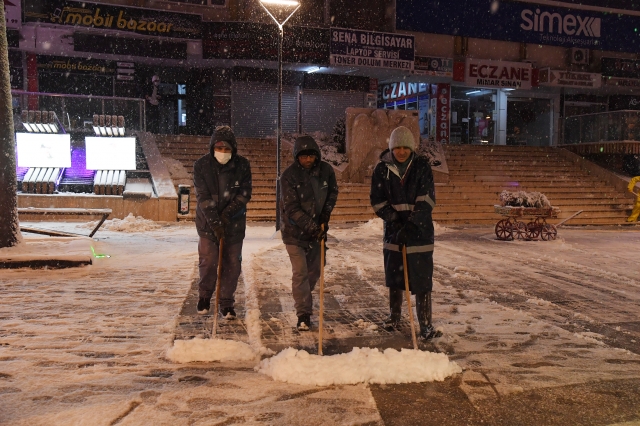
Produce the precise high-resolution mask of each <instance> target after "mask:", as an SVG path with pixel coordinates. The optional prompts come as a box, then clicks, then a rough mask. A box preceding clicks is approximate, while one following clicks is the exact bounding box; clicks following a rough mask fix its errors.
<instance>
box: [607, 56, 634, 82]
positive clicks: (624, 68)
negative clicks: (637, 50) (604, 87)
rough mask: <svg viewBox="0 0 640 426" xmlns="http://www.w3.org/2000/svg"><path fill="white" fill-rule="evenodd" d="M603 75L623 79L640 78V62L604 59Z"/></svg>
mask: <svg viewBox="0 0 640 426" xmlns="http://www.w3.org/2000/svg"><path fill="white" fill-rule="evenodd" d="M601 64H602V75H608V76H611V77H622V78H640V60H637V59H622V58H602V59H601Z"/></svg>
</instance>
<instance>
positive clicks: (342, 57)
mask: <svg viewBox="0 0 640 426" xmlns="http://www.w3.org/2000/svg"><path fill="white" fill-rule="evenodd" d="M414 59H415V51H414V37H413V36H408V35H403V34H394V33H378V32H372V31H361V30H352V29H345V28H331V55H330V63H331V65H342V66H352V67H371V68H390V69H397V70H405V71H411V70H413V66H414Z"/></svg>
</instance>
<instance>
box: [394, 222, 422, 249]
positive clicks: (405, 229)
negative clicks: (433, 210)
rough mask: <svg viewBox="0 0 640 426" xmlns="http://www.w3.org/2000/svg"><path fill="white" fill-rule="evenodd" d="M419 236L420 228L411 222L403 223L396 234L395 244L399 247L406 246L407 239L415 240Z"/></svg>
mask: <svg viewBox="0 0 640 426" xmlns="http://www.w3.org/2000/svg"><path fill="white" fill-rule="evenodd" d="M419 235H420V228H418V226H417V225H416V224H414V223H413V222H407V223H405V224H404V225H403V226H402V228H400V230H399V231H398V233H397V234H396V242H397V243H398V244H400V245H403V246H405V245H407V242H408V241H409V238H416V237H418V236H419Z"/></svg>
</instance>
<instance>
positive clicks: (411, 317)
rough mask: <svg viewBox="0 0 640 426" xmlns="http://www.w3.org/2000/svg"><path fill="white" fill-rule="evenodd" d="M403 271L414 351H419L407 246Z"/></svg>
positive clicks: (404, 252) (403, 252)
mask: <svg viewBox="0 0 640 426" xmlns="http://www.w3.org/2000/svg"><path fill="white" fill-rule="evenodd" d="M402 267H403V268H402V269H403V270H404V294H406V295H407V308H408V310H409V322H410V323H411V338H412V339H413V349H415V350H418V339H416V325H415V323H414V322H413V309H412V308H411V293H410V292H409V271H408V268H407V246H405V245H403V246H402Z"/></svg>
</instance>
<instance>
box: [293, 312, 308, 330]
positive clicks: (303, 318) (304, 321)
mask: <svg viewBox="0 0 640 426" xmlns="http://www.w3.org/2000/svg"><path fill="white" fill-rule="evenodd" d="M296 328H297V329H298V331H309V330H310V329H311V315H309V314H303V315H300V316H299V317H298V324H297V325H296Z"/></svg>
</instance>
